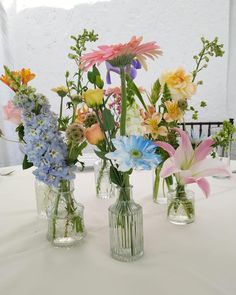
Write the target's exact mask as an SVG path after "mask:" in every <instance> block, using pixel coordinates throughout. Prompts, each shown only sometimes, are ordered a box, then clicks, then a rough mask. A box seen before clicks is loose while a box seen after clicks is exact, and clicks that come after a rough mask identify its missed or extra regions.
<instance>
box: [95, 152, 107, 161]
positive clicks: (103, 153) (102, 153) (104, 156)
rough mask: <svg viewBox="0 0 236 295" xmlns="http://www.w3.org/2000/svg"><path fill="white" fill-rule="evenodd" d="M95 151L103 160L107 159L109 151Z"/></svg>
mask: <svg viewBox="0 0 236 295" xmlns="http://www.w3.org/2000/svg"><path fill="white" fill-rule="evenodd" d="M94 152H95V154H96V155H97V156H98V157H99V158H101V159H103V160H106V153H107V152H103V151H96V150H94Z"/></svg>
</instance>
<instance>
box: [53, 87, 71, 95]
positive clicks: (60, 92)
mask: <svg viewBox="0 0 236 295" xmlns="http://www.w3.org/2000/svg"><path fill="white" fill-rule="evenodd" d="M52 91H53V92H56V93H57V94H58V95H59V96H60V97H65V96H66V95H67V93H68V88H67V87H66V86H64V85H61V86H58V87H56V88H52Z"/></svg>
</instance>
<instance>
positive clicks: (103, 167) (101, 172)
mask: <svg viewBox="0 0 236 295" xmlns="http://www.w3.org/2000/svg"><path fill="white" fill-rule="evenodd" d="M106 166H107V161H106V160H103V163H102V167H101V169H100V170H99V174H98V179H97V183H96V192H97V195H98V194H99V192H100V190H101V182H102V177H103V175H104V170H105V168H106Z"/></svg>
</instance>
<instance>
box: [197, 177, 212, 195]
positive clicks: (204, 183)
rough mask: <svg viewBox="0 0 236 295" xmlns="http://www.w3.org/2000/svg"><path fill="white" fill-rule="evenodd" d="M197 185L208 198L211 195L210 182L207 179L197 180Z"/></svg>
mask: <svg viewBox="0 0 236 295" xmlns="http://www.w3.org/2000/svg"><path fill="white" fill-rule="evenodd" d="M197 184H198V186H199V187H200V189H201V190H202V191H203V193H204V194H205V196H206V197H208V196H209V194H210V185H209V182H208V181H207V180H206V179H205V178H200V179H199V180H197Z"/></svg>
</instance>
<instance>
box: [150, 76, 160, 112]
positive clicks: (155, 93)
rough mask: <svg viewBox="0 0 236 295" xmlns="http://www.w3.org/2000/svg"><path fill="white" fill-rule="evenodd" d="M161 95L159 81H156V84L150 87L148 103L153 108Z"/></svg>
mask: <svg viewBox="0 0 236 295" xmlns="http://www.w3.org/2000/svg"><path fill="white" fill-rule="evenodd" d="M160 95H161V84H160V81H159V79H157V80H156V82H155V83H154V85H153V86H152V91H151V95H150V98H149V100H150V102H151V104H152V105H153V106H155V105H156V103H157V101H158V100H159V98H160Z"/></svg>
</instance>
